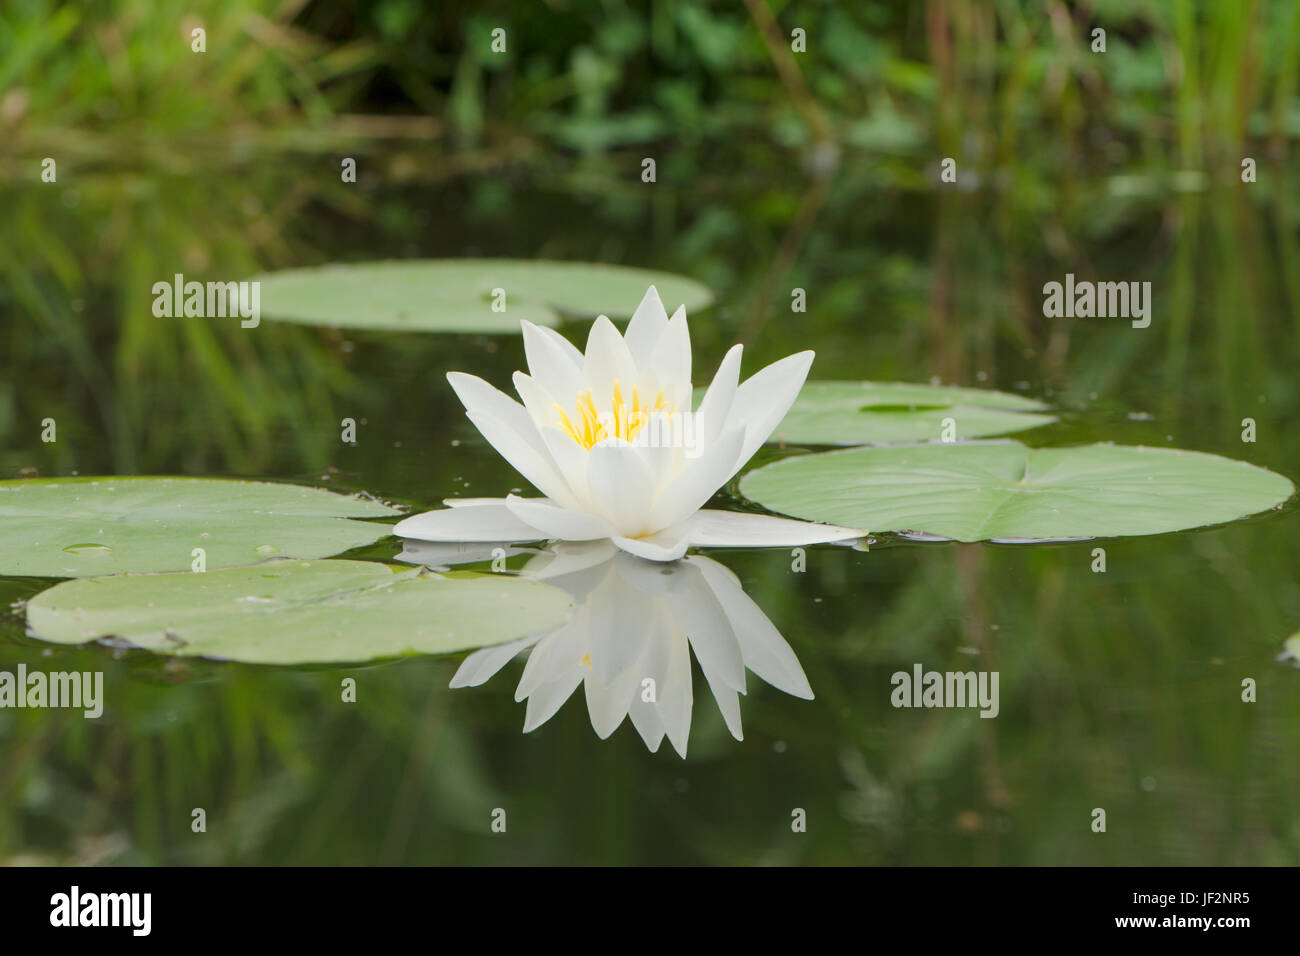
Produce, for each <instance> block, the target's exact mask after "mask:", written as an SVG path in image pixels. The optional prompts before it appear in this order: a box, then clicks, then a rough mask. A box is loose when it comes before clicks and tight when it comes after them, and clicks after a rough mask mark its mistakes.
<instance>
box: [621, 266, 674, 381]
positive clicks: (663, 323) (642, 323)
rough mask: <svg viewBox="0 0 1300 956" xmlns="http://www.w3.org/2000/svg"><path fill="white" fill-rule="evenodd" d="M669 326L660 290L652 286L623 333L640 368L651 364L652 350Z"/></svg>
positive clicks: (624, 339)
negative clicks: (660, 297)
mask: <svg viewBox="0 0 1300 956" xmlns="http://www.w3.org/2000/svg"><path fill="white" fill-rule="evenodd" d="M667 327H668V313H667V311H665V309H664V304H663V302H662V301H661V300H660V299H659V290H658V289H656V288H655V287H654V286H651V287H650V288H648V289H646V293H645V297H644V298H643V299H642V300H641V304H640V305H638V306H637V307H636V311H635V312H633V313H632V320H631V321H630V322H628V324H627V331H626V332H624V333H623V341H625V342H626V343H627V347H628V351H630V352H631V353H632V358H633V360H634V361H635V362H636V364H637V367H638V368H646V367H648V366H649V364H650V353H651V350H652V349H653V348H654V346H655V343H656V342H658V341H659V337H660V336H661V335H663V333H664V329H666V328H667Z"/></svg>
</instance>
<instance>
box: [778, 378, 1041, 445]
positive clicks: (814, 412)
mask: <svg viewBox="0 0 1300 956" xmlns="http://www.w3.org/2000/svg"><path fill="white" fill-rule="evenodd" d="M1046 407H1047V406H1045V405H1044V404H1043V403H1042V402H1038V401H1035V400H1034V399H1031V398H1025V397H1023V396H1020V395H1010V394H1008V393H1006V392H995V391H992V390H988V389H981V388H956V387H952V386H937V385H911V384H907V383H903V382H892V383H883V384H877V383H873V382H809V383H808V384H807V385H805V386H804V388H803V391H802V392H800V393H799V398H798V399H797V400H796V401H795V403H794V406H793V407H792V408H791V409H790V411H789V413H788V414H787V415H786V416H785V418H784V419H783V420H782V422H781V424H780V425H778V426H777V428H776V431H775V432H773V434H772V437H771V439H769V440H770V441H774V442H792V443H800V444H808V445H873V444H884V443H886V442H915V441H939V440H940V439H941V438H942V437H943V431H944V419H946V418H951V419H952V420H953V430H954V434H955V437H956V438H957V439H959V440H960V439H967V438H986V437H988V436H990V435H1005V434H1007V433H1009V432H1018V431H1024V430H1025V429H1027V428H1036V427H1037V426H1039V425H1046V424H1048V423H1049V422H1054V421H1056V418H1055V416H1052V415H1043V414H1034V413H1036V412H1041V411H1042V410H1043V409H1045V408H1046Z"/></svg>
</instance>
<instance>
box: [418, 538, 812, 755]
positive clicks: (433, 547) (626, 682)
mask: <svg viewBox="0 0 1300 956" xmlns="http://www.w3.org/2000/svg"><path fill="white" fill-rule="evenodd" d="M504 547H506V546H505V545H493V544H479V545H438V544H430V543H426V542H418V541H408V542H406V550H405V551H403V552H402V554H401V555H399V557H400V559H401V560H403V561H409V562H412V563H417V564H427V565H430V566H433V567H438V566H447V565H450V564H462V563H468V562H471V561H481V560H486V559H489V558H491V557H493V550H494V549H495V548H504ZM507 550H508V552H511V553H519V552H521V551H523V550H525V549H519V548H513V549H507ZM499 555H500V552H498V553H497V556H499ZM521 574H522V575H523V576H524V577H529V578H534V579H536V580H539V581H545V582H547V583H548V584H552V585H555V586H557V587H560V588H563V589H564V590H566V591H568V592H569V593H570V594H571V595H572V596H573V599H574V602H575V604H576V605H577V607H576V608H575V610H574V612H573V615H572V616H571V617H570V618H569V620H568V621H567V622H565V623H564V624H562V625H561V626H559V627H557V628H555V629H553V630H550V631H544V632H541V633H539V634H534V635H531V636H529V637H525V638H522V639H520V640H517V641H512V642H510V643H508V644H500V645H496V646H494V647H486V648H483V649H482V650H478V651H475V652H473V653H472V654H470V655H469V656H468V657H467V658H466V659H465V662H464V663H463V664H461V666H460V670H458V671H457V672H456V676H455V677H453V678H452V681H451V686H452V687H477V686H478V685H479V684H482V683H484V682H485V681H487V680H488V678H490V677H491V676H492V675H493V674H495V673H496V672H497V671H499V670H501V668H502V667H504V666H505V665H506V663H507V662H508V661H510V660H511V659H512V658H514V657H515V656H516V655H518V654H520V653H521V652H527V654H528V661H527V663H526V664H525V665H524V673H523V676H522V677H521V678H520V680H519V686H518V687H517V688H516V689H515V700H524V699H525V698H526V699H527V701H528V708H527V711H526V714H525V717H524V732H525V733H527V732H528V731H530V730H533V729H534V728H536V727H539V726H541V725H542V724H544V723H545V722H546V721H547V720H549V719H550V718H551V716H552V715H553V714H555V712H556V711H558V710H559V709H560V706H561V705H562V704H563V703H564V702H565V701H566V700H568V698H569V695H571V694H572V693H573V692H574V691H576V690H577V689H578V687H579V685H581V686H582V687H583V689H584V692H585V694H586V697H587V713H588V714H589V715H590V717H591V725H592V727H593V728H595V731H596V733H597V735H599V736H600V737H601V738H602V739H604V738H606V737H608V736H609V735H610V734H612V733H613V732H614V731H615V730H616V729H617V728H618V726H619V724H621V723H622V722H623V719H624V718H625V717H630V718H631V720H632V724H633V726H635V727H636V729H637V732H638V733H639V734H640V735H641V738H642V739H643V740H644V741H645V743H646V746H647V747H649V748H650V750H651V751H652V752H653V751H657V750H658V749H659V744H660V743H661V742H662V741H663V739H664V737H665V736H666V737H667V738H668V740H669V742H670V743H671V744H672V745H673V748H674V749H675V750H676V751H677V752H678V753H679V754H681V755H682V756H683V757H685V756H686V738H687V736H688V735H689V733H690V725H691V705H692V691H691V654H692V653H693V654H694V655H695V660H696V662H697V663H698V664H699V666H700V670H702V671H703V672H704V679H705V680H706V681H707V682H708V685H709V689H710V690H711V691H712V693H713V698H714V700H716V701H717V704H718V709H719V710H721V711H722V717H723V720H724V721H726V724H727V729H728V730H730V731H731V734H732V736H734V737H735V738H736V739H737V740H741V739H742V736H741V729H740V696H739V695H741V694H743V693H745V670H746V668H748V669H749V670H751V671H753V672H754V674H755V675H757V676H758V677H759V678H761V679H762V680H764V681H766V682H767V683H769V684H771V685H772V686H773V687H776V688H777V689H779V690H783V691H785V692H786V693H787V694H792V695H794V696H795V697H802V698H804V699H807V700H811V699H812V696H813V694H812V689H811V688H810V687H809V686H808V679H807V678H806V677H805V676H804V673H803V668H801V667H800V666H799V661H798V659H797V658H796V657H795V655H794V651H793V650H791V648H790V645H789V644H787V643H786V641H785V639H784V638H783V637H781V635H780V633H779V632H778V631H777V629H776V627H775V626H773V624H772V622H771V621H769V620H768V619H767V615H765V614H764V613H763V612H762V610H760V609H759V607H758V605H757V604H755V603H754V602H753V601H752V600H751V599H750V598H749V596H748V595H747V594H745V592H744V589H743V588H742V587H741V585H740V581H739V580H738V579H737V578H736V576H735V575H734V574H732V573H731V572H730V571H729V570H727V568H725V567H723V566H722V565H721V564H719V563H718V562H716V561H713V560H710V559H709V558H706V557H702V556H700V555H691V556H689V557H686V558H682V559H681V560H679V561H673V562H669V563H661V562H655V561H647V560H645V559H643V558H638V557H635V556H633V555H631V554H628V553H626V552H622V551H619V550H618V549H617V548H615V547H614V546H613V545H611V544H610V543H609V542H608V541H591V542H557V543H556V544H554V545H552V547H551V548H549V549H547V550H545V551H540V552H535V553H534V556H533V557H532V558H530V559H529V561H528V564H527V565H526V566H525V567H524V568H523V570H522V571H521ZM688 648H689V650H688Z"/></svg>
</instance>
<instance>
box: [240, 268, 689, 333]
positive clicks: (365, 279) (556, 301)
mask: <svg viewBox="0 0 1300 956" xmlns="http://www.w3.org/2000/svg"><path fill="white" fill-rule="evenodd" d="M255 279H256V281H258V282H260V283H261V311H262V317H263V318H267V319H278V320H280V321H284V322H298V323H302V324H305V325H326V326H332V327H337V328H350V329H382V330H387V331H418V332H500V333H513V332H518V331H519V320H520V319H528V320H529V321H530V322H535V323H537V324H539V325H555V324H556V323H557V322H559V321H560V320H561V319H562V318H564V317H566V316H573V317H580V318H591V317H594V316H596V315H598V314H601V313H604V314H606V315H608V316H610V317H611V318H628V317H630V316H631V315H632V311H633V310H634V309H635V308H636V306H637V304H638V303H639V302H640V301H641V298H642V296H644V295H645V291H646V288H647V287H649V286H650V285H654V286H656V287H657V289H658V290H659V296H660V298H662V299H663V301H664V304H665V306H667V307H668V308H669V309H670V310H671V309H674V308H676V307H677V306H678V305H685V306H686V310H687V311H688V312H690V311H693V310H695V309H701V308H704V307H705V306H707V305H708V304H709V303H710V302H712V301H713V295H712V293H711V292H710V291H709V290H708V288H707V287H706V286H704V285H702V284H701V283H699V282H696V281H695V280H693V279H687V278H684V277H682V276H676V275H671V274H668V273H663V272H653V271H650V270H648V269H634V268H630V267H628V266H610V265H600V264H596V263H590V262H546V261H530V260H520V259H401V260H394V261H390V262H363V263H356V264H343V265H328V266H322V267H319V268H311V269H291V270H288V271H284V272H273V273H268V274H266V275H260V276H256V277H255ZM495 289H502V290H504V293H505V295H504V311H495V310H494V308H493V306H494V304H495V303H496V301H497V299H496V296H495V295H494V292H493V290H495Z"/></svg>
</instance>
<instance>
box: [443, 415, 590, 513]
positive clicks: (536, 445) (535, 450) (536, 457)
mask: <svg viewBox="0 0 1300 956" xmlns="http://www.w3.org/2000/svg"><path fill="white" fill-rule="evenodd" d="M520 410H521V411H523V409H522V408H521V409H520ZM465 414H466V416H467V417H468V418H469V420H470V421H471V422H473V423H474V427H475V428H477V429H478V430H479V431H480V432H481V433H482V435H483V437H484V438H486V439H487V440H488V444H490V445H491V446H492V447H493V448H495V449H496V451H497V454H499V455H500V456H501V457H502V458H504V459H505V460H506V461H508V462H509V463H510V464H511V465H512V466H513V467H514V469H515V471H517V472H519V474H521V475H523V476H524V477H525V478H527V479H528V480H529V481H530V482H532V484H533V486H534V487H535V488H537V490H538V491H540V492H541V493H542V494H544V495H546V497H548V498H554V499H555V500H556V501H558V502H559V503H560V504H562V505H564V506H565V507H566V508H576V507H577V505H578V498H577V496H576V495H574V493H573V490H572V489H571V488H570V487H569V485H568V483H567V482H566V481H565V480H564V478H563V477H562V476H561V475H560V470H559V468H558V467H557V466H556V464H555V460H554V459H553V458H552V457H551V454H550V452H549V451H547V450H546V446H545V445H544V444H543V443H542V439H541V436H540V435H538V434H537V429H536V428H534V426H533V422H532V419H531V418H529V419H528V429H529V431H530V432H531V436H530V437H525V436H524V435H522V434H520V432H518V431H516V430H515V429H514V428H512V427H511V426H510V425H508V424H506V423H505V422H503V421H502V420H501V419H499V418H496V417H495V416H492V415H484V414H479V413H477V412H466V413H465ZM524 415H525V417H527V415H528V413H527V412H524Z"/></svg>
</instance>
